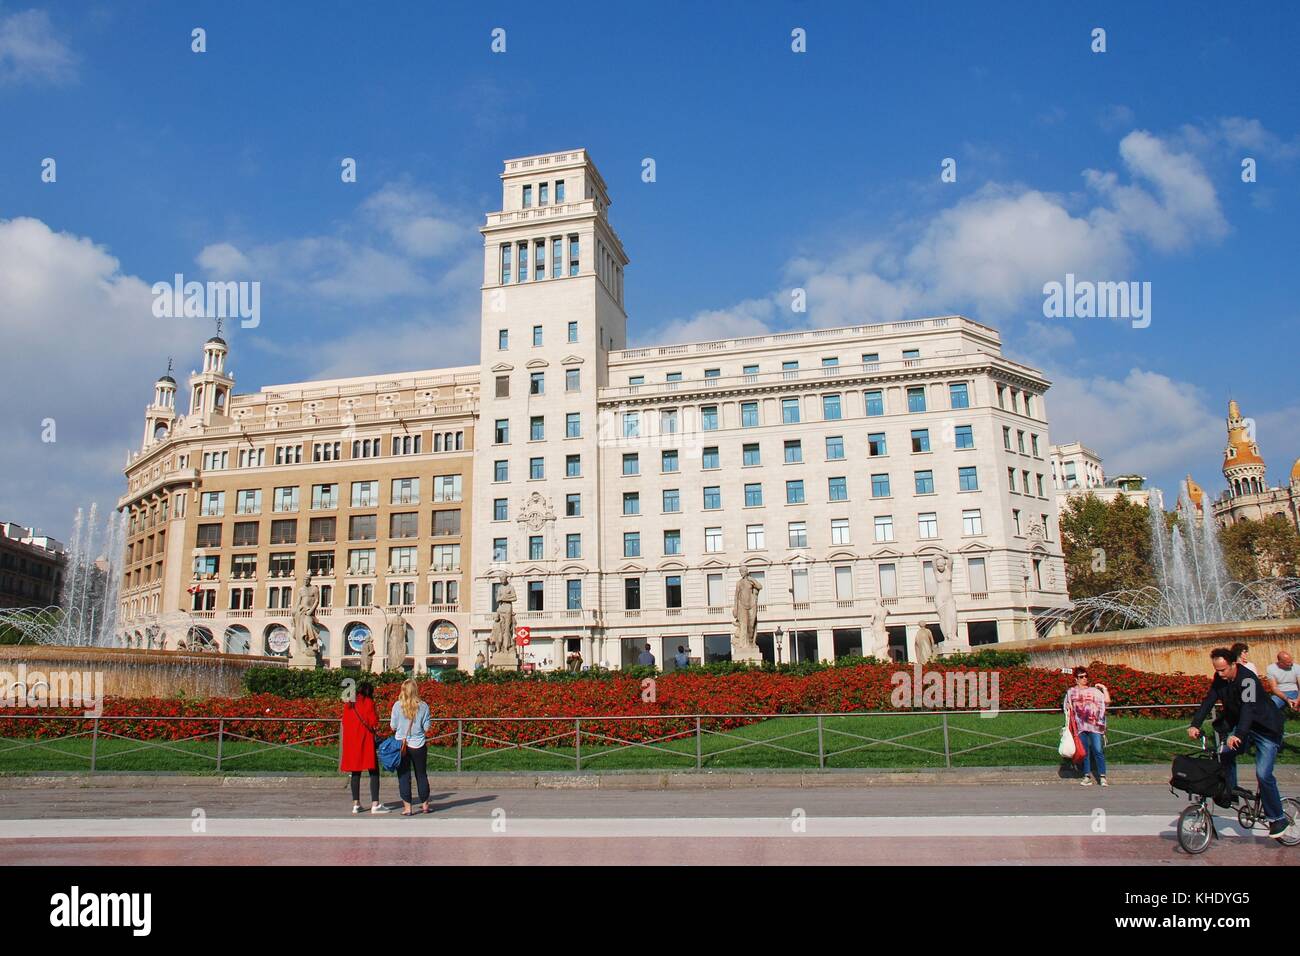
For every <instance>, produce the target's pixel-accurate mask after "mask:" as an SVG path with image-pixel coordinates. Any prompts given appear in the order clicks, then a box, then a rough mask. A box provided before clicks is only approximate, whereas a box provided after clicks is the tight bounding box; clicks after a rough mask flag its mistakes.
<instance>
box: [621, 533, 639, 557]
mask: <svg viewBox="0 0 1300 956" xmlns="http://www.w3.org/2000/svg"><path fill="white" fill-rule="evenodd" d="M623 557H625V558H639V557H641V532H639V531H624V532H623Z"/></svg>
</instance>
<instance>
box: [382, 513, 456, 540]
mask: <svg viewBox="0 0 1300 956" xmlns="http://www.w3.org/2000/svg"><path fill="white" fill-rule="evenodd" d="M439 514H455V515H456V519H457V520H456V532H455V533H456V534H459V533H460V512H459V511H455V512H450V511H443V512H438V511H435V512H434V521H435V524H436V522H437V516H438V515H439ZM419 525H420V517H419V515H418V514H417V513H416V512H414V511H399V512H396V513H394V514H391V515H389V516H388V536H389V537H390V538H414V537H416V536H418V534H419ZM436 533H437V532H435V534H436ZM445 533H446V532H444V534H445Z"/></svg>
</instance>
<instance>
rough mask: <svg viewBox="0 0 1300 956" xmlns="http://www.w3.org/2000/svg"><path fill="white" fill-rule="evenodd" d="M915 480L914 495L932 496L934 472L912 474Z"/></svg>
mask: <svg viewBox="0 0 1300 956" xmlns="http://www.w3.org/2000/svg"><path fill="white" fill-rule="evenodd" d="M913 477H914V478H915V480H916V493H917V494H918V495H932V494H934V472H932V471H918V472H914V473H913Z"/></svg>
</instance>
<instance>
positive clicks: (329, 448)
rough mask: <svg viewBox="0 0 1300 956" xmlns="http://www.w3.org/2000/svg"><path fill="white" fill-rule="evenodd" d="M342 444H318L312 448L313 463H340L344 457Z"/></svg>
mask: <svg viewBox="0 0 1300 956" xmlns="http://www.w3.org/2000/svg"><path fill="white" fill-rule="evenodd" d="M341 445H342V443H341V442H328V441H327V442H316V443H315V444H314V445H312V446H311V460H312V461H338V460H339V459H340V458H342V457H343V453H342V452H341V451H340V447H341Z"/></svg>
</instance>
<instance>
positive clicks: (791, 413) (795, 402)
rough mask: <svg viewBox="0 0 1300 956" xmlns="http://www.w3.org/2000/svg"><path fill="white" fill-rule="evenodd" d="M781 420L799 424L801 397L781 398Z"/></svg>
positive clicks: (789, 423) (785, 422)
mask: <svg viewBox="0 0 1300 956" xmlns="http://www.w3.org/2000/svg"><path fill="white" fill-rule="evenodd" d="M781 422H782V423H783V424H786V425H797V424H799V399H797V398H783V399H781Z"/></svg>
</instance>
